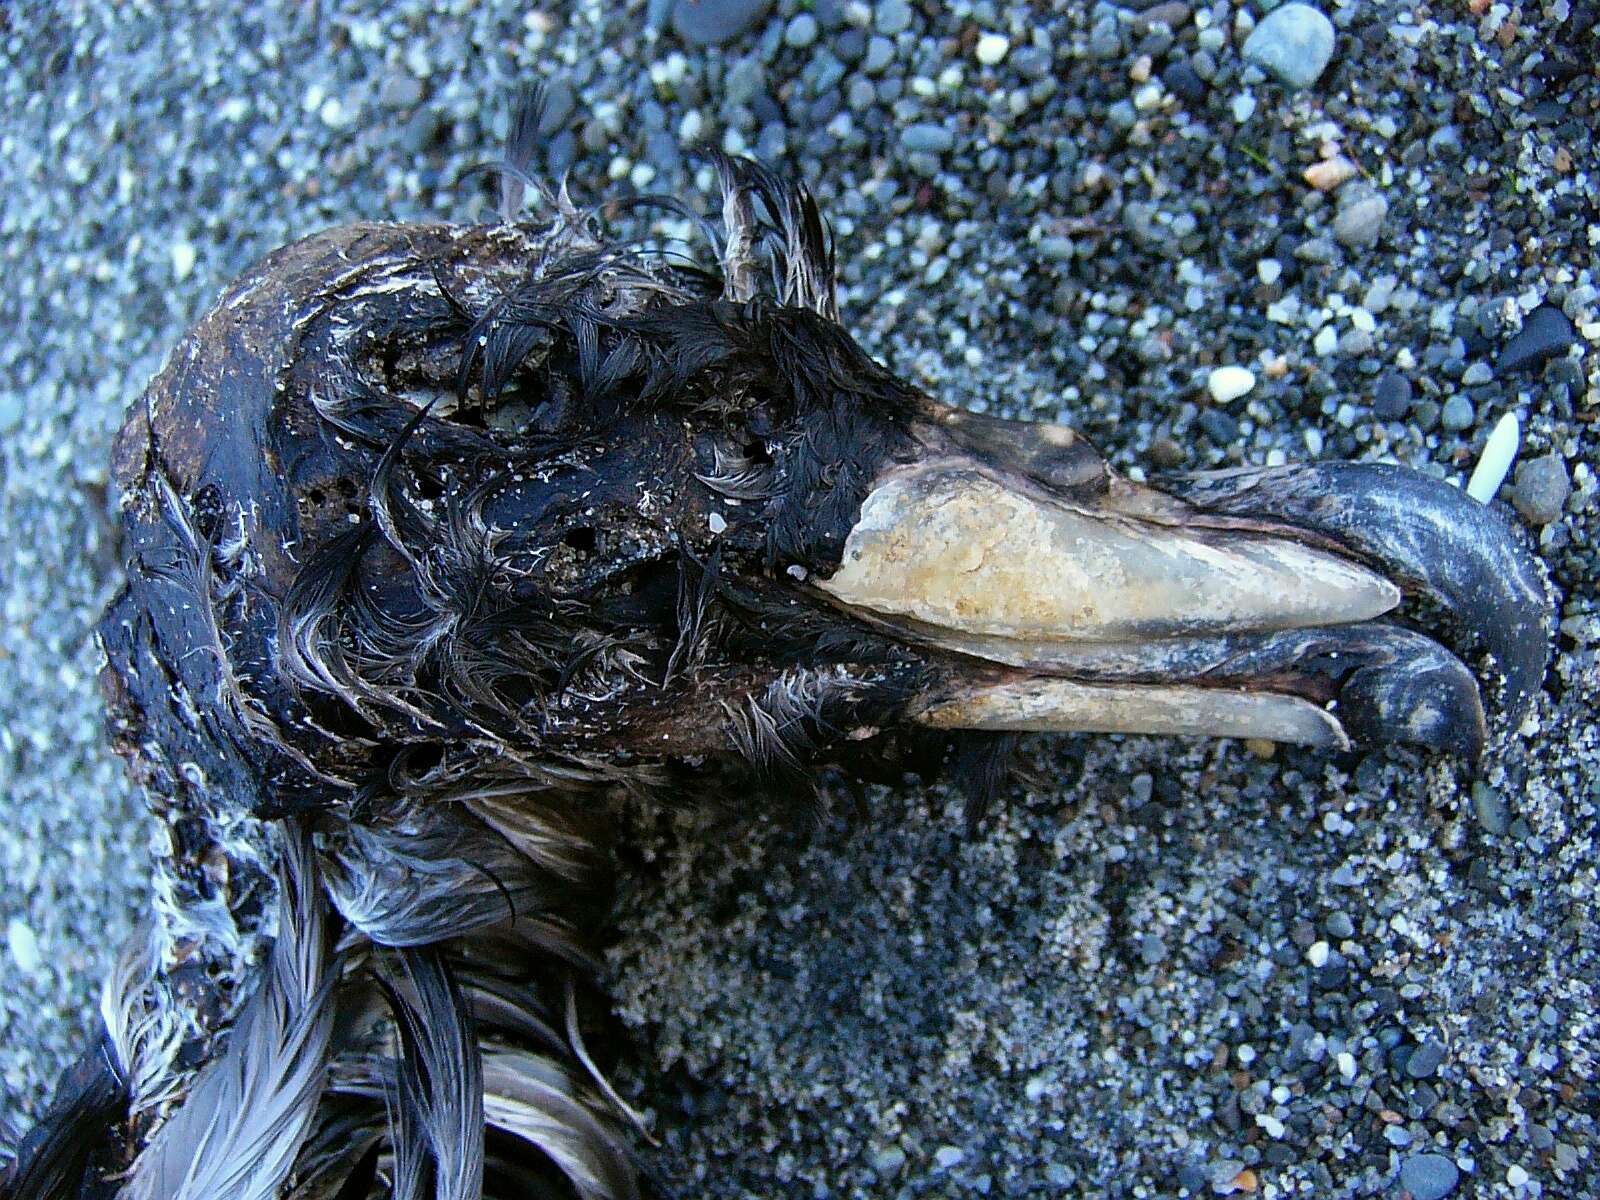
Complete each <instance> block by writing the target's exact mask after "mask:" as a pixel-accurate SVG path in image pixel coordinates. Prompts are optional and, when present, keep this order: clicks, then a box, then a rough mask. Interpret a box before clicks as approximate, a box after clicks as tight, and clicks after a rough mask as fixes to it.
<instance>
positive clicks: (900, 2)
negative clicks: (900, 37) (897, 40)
mask: <svg viewBox="0 0 1600 1200" xmlns="http://www.w3.org/2000/svg"><path fill="white" fill-rule="evenodd" d="M912 16H913V13H912V11H911V5H909V4H907V3H906V0H884V2H883V3H882V4H880V5H878V11H877V15H876V16H875V17H874V19H873V24H875V25H876V26H877V27H878V32H879V33H884V34H888V35H889V36H890V37H893V36H894V35H895V34H897V33H904V32H905V31H906V30H907V29H910V28H911V19H912Z"/></svg>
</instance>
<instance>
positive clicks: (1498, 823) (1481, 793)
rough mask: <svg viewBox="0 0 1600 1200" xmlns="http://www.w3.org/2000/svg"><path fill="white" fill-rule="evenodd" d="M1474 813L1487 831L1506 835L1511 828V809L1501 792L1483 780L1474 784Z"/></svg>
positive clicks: (1499, 835) (1498, 835)
mask: <svg viewBox="0 0 1600 1200" xmlns="http://www.w3.org/2000/svg"><path fill="white" fill-rule="evenodd" d="M1472 814H1473V816H1475V817H1477V818H1478V824H1479V825H1482V826H1483V828H1484V831H1485V832H1486V833H1491V834H1493V835H1494V836H1496V837H1504V836H1505V832H1506V830H1508V829H1510V828H1511V810H1510V809H1509V808H1507V807H1506V802H1505V801H1504V800H1503V799H1501V796H1500V793H1499V792H1497V791H1495V790H1494V789H1493V788H1492V787H1490V786H1489V785H1488V784H1487V783H1484V782H1483V781H1482V780H1479V781H1478V782H1477V783H1474V784H1473V785H1472Z"/></svg>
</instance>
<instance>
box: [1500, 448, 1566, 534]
mask: <svg viewBox="0 0 1600 1200" xmlns="http://www.w3.org/2000/svg"><path fill="white" fill-rule="evenodd" d="M1571 494H1572V478H1571V476H1569V475H1568V474H1567V464H1566V463H1565V462H1564V461H1562V458H1561V456H1560V455H1559V454H1544V455H1541V456H1540V457H1538V458H1528V459H1524V460H1523V461H1522V462H1520V463H1518V464H1517V478H1516V487H1515V488H1514V489H1513V490H1512V493H1511V502H1512V503H1513V504H1515V505H1516V506H1517V511H1518V512H1519V513H1521V514H1522V515H1523V516H1524V517H1526V518H1527V520H1528V523H1529V524H1531V525H1548V524H1550V522H1552V521H1555V520H1558V519H1559V518H1560V516H1561V511H1562V509H1563V508H1565V507H1566V504H1567V497H1568V496H1570V495H1571Z"/></svg>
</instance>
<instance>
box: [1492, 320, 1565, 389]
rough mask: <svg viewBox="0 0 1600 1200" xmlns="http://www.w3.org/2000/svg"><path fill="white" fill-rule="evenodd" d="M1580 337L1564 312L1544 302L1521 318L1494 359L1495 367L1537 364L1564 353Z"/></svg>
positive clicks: (1509, 368)
mask: <svg viewBox="0 0 1600 1200" xmlns="http://www.w3.org/2000/svg"><path fill="white" fill-rule="evenodd" d="M1577 337H1578V331H1577V330H1576V329H1574V328H1573V327H1572V322H1571V321H1569V320H1568V319H1567V316H1566V314H1565V313H1563V312H1562V311H1561V310H1560V309H1559V308H1556V307H1555V306H1554V305H1551V304H1541V305H1539V307H1538V308H1536V309H1534V310H1533V311H1532V312H1531V313H1529V314H1528V315H1527V316H1526V317H1524V318H1523V319H1522V328H1521V329H1520V330H1518V331H1517V333H1516V335H1515V336H1514V337H1512V339H1511V340H1510V341H1509V342H1507V343H1506V344H1505V347H1504V348H1503V349H1502V350H1501V351H1500V356H1499V357H1498V358H1497V359H1495V364H1494V365H1495V370H1497V371H1499V372H1501V373H1507V372H1511V371H1521V370H1523V369H1525V368H1528V367H1536V366H1538V365H1539V364H1541V363H1543V362H1544V361H1545V360H1546V359H1548V358H1554V357H1555V356H1556V355H1558V354H1565V353H1566V352H1567V348H1568V347H1569V346H1571V345H1572V343H1573V342H1574V341H1576V340H1577Z"/></svg>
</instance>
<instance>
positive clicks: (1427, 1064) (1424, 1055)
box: [1406, 1039, 1444, 1079]
mask: <svg viewBox="0 0 1600 1200" xmlns="http://www.w3.org/2000/svg"><path fill="white" fill-rule="evenodd" d="M1442 1062H1444V1046H1442V1045H1441V1044H1440V1043H1438V1042H1436V1041H1433V1040H1432V1039H1430V1040H1428V1041H1426V1042H1423V1043H1422V1045H1420V1046H1418V1047H1417V1048H1416V1049H1415V1050H1413V1051H1412V1052H1411V1057H1410V1058H1408V1059H1406V1074H1407V1075H1409V1076H1411V1078H1413V1079H1426V1078H1428V1076H1430V1075H1432V1074H1433V1073H1434V1072H1435V1071H1437V1070H1438V1069H1439V1064H1440V1063H1442Z"/></svg>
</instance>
